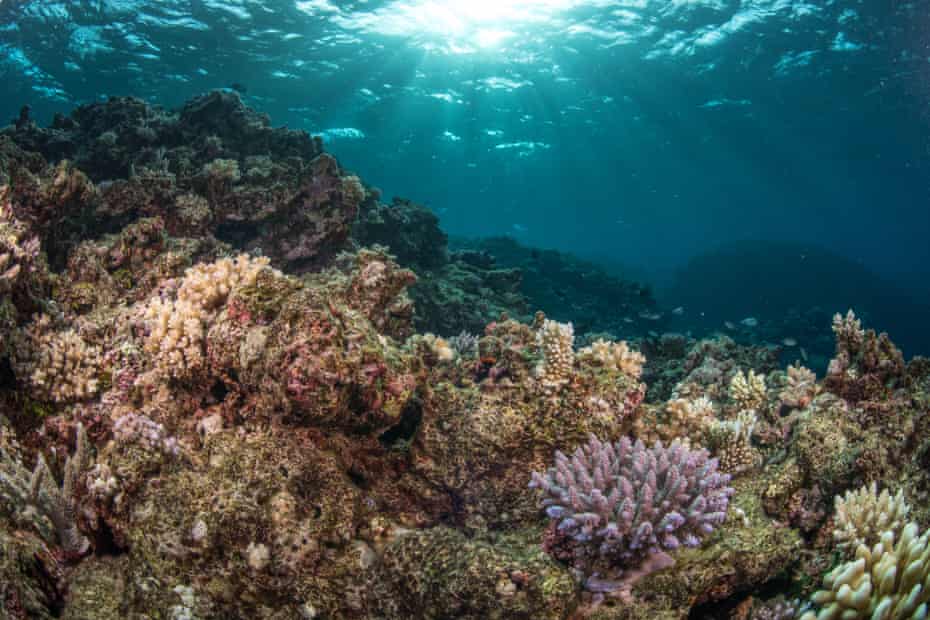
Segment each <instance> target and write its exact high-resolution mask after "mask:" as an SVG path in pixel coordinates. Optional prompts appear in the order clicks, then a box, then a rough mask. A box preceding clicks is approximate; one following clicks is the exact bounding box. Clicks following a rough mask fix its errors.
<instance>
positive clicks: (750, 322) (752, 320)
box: [740, 316, 759, 327]
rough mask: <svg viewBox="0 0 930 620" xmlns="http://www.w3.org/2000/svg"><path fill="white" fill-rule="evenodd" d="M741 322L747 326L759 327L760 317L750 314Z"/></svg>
mask: <svg viewBox="0 0 930 620" xmlns="http://www.w3.org/2000/svg"><path fill="white" fill-rule="evenodd" d="M740 324H741V325H745V326H746V327H758V326H759V319H757V318H756V317H754V316H750V317H747V318H745V319H743V320H742V321H740Z"/></svg>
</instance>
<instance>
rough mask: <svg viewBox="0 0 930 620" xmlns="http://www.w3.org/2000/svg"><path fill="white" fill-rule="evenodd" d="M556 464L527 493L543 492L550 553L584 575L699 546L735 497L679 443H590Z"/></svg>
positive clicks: (697, 454)
mask: <svg viewBox="0 0 930 620" xmlns="http://www.w3.org/2000/svg"><path fill="white" fill-rule="evenodd" d="M555 458H556V464H555V467H551V468H549V470H548V471H547V472H546V473H545V474H541V473H538V472H534V473H533V478H532V482H531V483H530V485H531V486H532V487H535V488H538V489H540V490H541V491H542V492H543V499H542V505H543V506H544V507H545V508H546V514H547V515H548V516H549V518H550V519H551V522H552V524H553V525H554V526H555V529H554V532H553V539H552V540H551V541H550V542H549V543H548V545H549V548H550V549H551V550H552V551H553V552H554V553H556V555H557V556H561V555H562V554H564V555H565V556H566V557H565V559H570V560H571V561H572V563H573V564H574V565H575V566H576V567H577V568H579V569H582V570H585V571H586V572H587V573H588V574H591V573H593V572H596V570H597V567H598V566H600V567H601V568H602V569H606V570H617V569H621V570H629V569H633V568H636V567H637V565H639V564H641V563H643V562H645V561H646V560H647V559H648V558H649V557H650V556H653V555H656V554H662V553H664V551H672V550H675V549H677V548H678V547H680V546H682V545H684V546H686V547H696V546H698V545H699V544H700V542H701V539H703V538H706V537H707V536H708V535H709V534H710V533H712V532H713V531H714V529H715V528H716V527H718V526H719V525H720V524H721V523H723V520H724V519H725V518H726V511H727V506H728V504H729V498H730V496H731V495H732V494H733V489H732V488H731V487H729V486H727V484H728V483H729V481H730V477H729V476H728V475H727V474H721V473H719V472H717V462H716V461H715V460H714V459H710V458H708V454H707V452H706V451H704V450H699V451H691V450H689V449H688V448H685V447H683V446H682V445H681V444H679V443H677V442H675V443H672V444H671V445H670V446H668V447H666V446H663V445H662V444H661V443H659V442H656V444H655V445H654V446H653V447H652V448H646V447H645V446H644V445H643V444H642V442H639V441H637V442H636V443H633V442H631V441H630V440H629V439H628V438H626V437H624V438H621V439H620V441H618V442H616V443H613V444H610V443H603V442H601V441H600V440H598V439H597V438H596V437H594V436H592V437H590V438H589V440H588V443H587V444H585V445H584V446H581V447H579V448H578V449H577V450H576V451H575V452H574V454H573V455H572V456H571V457H568V456H566V455H564V454H563V453H561V452H556V457H555ZM618 587H619V585H618Z"/></svg>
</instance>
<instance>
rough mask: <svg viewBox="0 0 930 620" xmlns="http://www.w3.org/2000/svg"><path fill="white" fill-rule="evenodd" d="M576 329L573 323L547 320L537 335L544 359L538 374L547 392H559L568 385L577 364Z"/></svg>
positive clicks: (537, 371)
mask: <svg viewBox="0 0 930 620" xmlns="http://www.w3.org/2000/svg"><path fill="white" fill-rule="evenodd" d="M574 341H575V329H574V327H572V324H571V323H559V322H558V321H552V320H550V319H546V320H545V321H544V322H543V324H542V327H540V328H539V331H538V332H537V333H536V343H537V344H538V345H539V348H540V349H541V350H542V353H543V359H542V361H541V362H540V363H539V365H538V366H537V367H536V374H537V376H538V377H539V380H540V382H541V383H542V386H543V389H544V390H546V391H557V390H559V389H561V387H562V386H564V385H565V384H566V383H568V380H569V378H570V377H571V374H572V370H573V366H574V363H575V351H574V349H573V345H574Z"/></svg>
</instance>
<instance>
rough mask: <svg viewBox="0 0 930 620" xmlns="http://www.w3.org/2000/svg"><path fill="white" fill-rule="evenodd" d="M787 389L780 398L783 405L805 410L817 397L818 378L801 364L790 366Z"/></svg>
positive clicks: (784, 389) (783, 389) (786, 381)
mask: <svg viewBox="0 0 930 620" xmlns="http://www.w3.org/2000/svg"><path fill="white" fill-rule="evenodd" d="M786 374H787V377H786V379H785V387H784V388H782V391H781V392H780V393H779V395H778V397H779V398H780V399H781V402H782V404H784V405H787V406H789V407H793V408H795V409H803V408H804V407H807V405H809V404H810V402H811V401H812V400H813V399H814V396H816V395H817V376H816V375H815V374H814V373H813V372H812V371H811V370H810V369H808V368H805V367H804V366H801V365H800V364H797V365H792V366H788V370H787V373H786Z"/></svg>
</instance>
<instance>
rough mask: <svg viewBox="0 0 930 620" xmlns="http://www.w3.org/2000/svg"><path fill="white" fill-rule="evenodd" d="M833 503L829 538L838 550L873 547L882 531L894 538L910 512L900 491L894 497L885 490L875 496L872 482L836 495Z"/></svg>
mask: <svg viewBox="0 0 930 620" xmlns="http://www.w3.org/2000/svg"><path fill="white" fill-rule="evenodd" d="M835 501H836V517H835V527H834V530H833V538H834V539H835V540H836V542H837V543H839V545H840V547H845V548H847V549H850V550H853V549H856V548H858V547H859V545H866V546H871V545H874V544H875V543H877V542H878V541H879V538H880V537H881V535H882V533H883V532H891V533H892V534H893V535H894V536H898V534H899V533H900V532H901V529H902V528H903V527H904V524H905V520H906V519H907V513H908V512H910V509H911V507H910V506H909V505H908V504H907V502H906V501H904V494H903V493H902V491H901V490H898V492H897V493H896V494H895V495H891V494H890V493H888V489H885V490H883V491H882V492H881V494H879V493H878V485H877V484H876V483H875V482H872V484H871V486H864V487H862V488H861V489H859V490H858V491H847V492H846V495H845V496H842V497H841V496H839V495H837V496H836V500H835Z"/></svg>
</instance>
